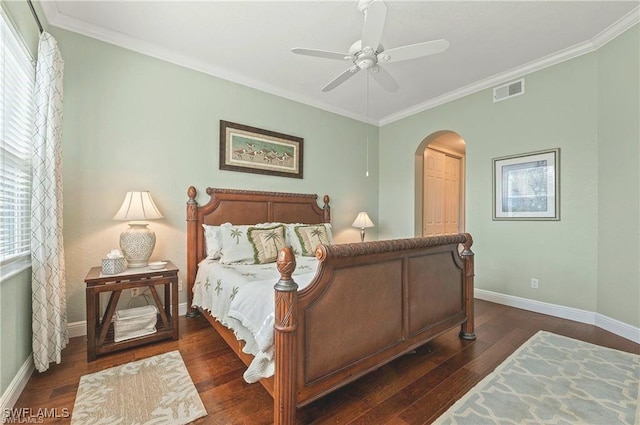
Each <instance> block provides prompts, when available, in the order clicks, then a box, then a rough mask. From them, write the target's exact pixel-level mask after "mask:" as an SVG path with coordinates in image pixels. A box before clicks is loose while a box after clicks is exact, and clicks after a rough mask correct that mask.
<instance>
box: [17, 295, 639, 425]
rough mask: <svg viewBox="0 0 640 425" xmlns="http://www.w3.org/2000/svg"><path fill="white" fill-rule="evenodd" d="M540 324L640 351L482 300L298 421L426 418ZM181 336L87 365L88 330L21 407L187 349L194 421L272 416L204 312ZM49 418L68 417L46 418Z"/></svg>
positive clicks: (255, 420)
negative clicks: (470, 314)
mask: <svg viewBox="0 0 640 425" xmlns="http://www.w3.org/2000/svg"><path fill="white" fill-rule="evenodd" d="M539 330H546V331H549V332H554V333H556V334H559V335H564V336H568V337H571V338H575V339H580V340H583V341H587V342H591V343H594V344H598V345H602V346H606V347H611V348H615V349H618V350H623V351H627V352H631V353H636V354H640V345H638V344H635V343H633V342H631V341H629V340H626V339H624V338H621V337H618V336H616V335H614V334H611V333H609V332H607V331H604V330H602V329H600V328H597V327H595V326H590V325H585V324H581V323H577V322H572V321H569V320H563V319H558V318H554V317H550V316H545V315H542V314H537V313H532V312H528V311H525V310H519V309H516V308H512V307H506V306H502V305H499V304H493V303H490V302H486V301H481V300H476V335H477V337H478V339H477V340H475V341H463V340H461V339H459V338H458V336H457V332H458V330H453V331H450V332H447V333H445V334H443V335H441V336H440V337H438V338H436V339H435V340H433V341H431V342H430V343H428V344H426V345H424V346H423V347H421V348H419V349H418V350H416V352H415V353H412V354H408V355H406V356H403V357H401V358H399V359H396V360H395V361H393V362H392V363H390V364H388V365H386V366H384V367H381V368H380V369H378V370H376V371H375V372H372V373H370V374H369V375H367V376H365V377H363V378H361V379H359V380H357V381H356V382H354V383H352V384H350V385H347V386H346V387H343V388H342V389H340V390H338V391H336V392H334V393H332V394H330V395H328V396H326V397H324V398H322V399H320V400H318V401H316V402H314V403H312V404H310V405H308V406H306V407H304V408H302V409H299V412H298V422H299V423H301V424H337V423H340V424H376V425H377V424H429V423H431V422H432V421H433V420H435V418H437V417H438V416H439V415H440V414H442V413H443V412H444V411H445V410H446V409H447V408H448V407H449V406H451V405H452V404H453V403H454V402H455V400H457V399H458V398H460V397H461V396H462V395H463V394H464V393H465V392H467V391H468V390H469V389H470V388H472V387H473V386H474V385H475V384H477V383H478V382H479V381H480V380H481V379H482V378H483V377H484V376H486V375H487V374H489V373H490V372H491V371H492V370H493V369H494V368H495V367H496V366H498V365H499V364H500V363H501V362H502V361H503V360H504V359H505V358H506V357H508V356H509V355H510V354H511V353H512V352H513V351H514V350H515V349H516V348H517V347H519V346H520V345H521V344H522V343H523V342H525V341H526V340H527V339H529V338H530V337H531V336H532V335H534V334H535V333H536V332H537V331H539ZM180 333H181V337H180V340H179V341H167V342H159V343H155V344H151V345H147V346H144V347H140V348H138V349H131V350H128V351H124V352H121V353H116V354H112V355H108V356H104V357H100V358H99V359H98V360H97V361H95V362H92V363H89V364H88V363H87V361H86V343H85V339H84V337H79V338H73V339H72V340H71V341H70V343H69V345H68V346H67V348H66V349H65V350H64V352H63V361H62V363H61V364H59V365H52V367H51V368H50V370H48V371H47V372H45V373H42V374H40V373H38V372H34V374H33V376H32V377H31V379H30V380H29V383H28V384H27V386H26V388H25V390H24V391H23V393H22V395H21V396H20V398H19V400H18V402H17V403H16V406H15V408H31V409H36V410H37V409H40V408H47V409H53V408H56V409H58V410H61V409H63V408H67V409H69V410H71V409H73V402H74V399H75V395H76V391H77V388H78V382H79V380H80V377H81V376H82V375H85V374H87V373H92V372H96V371H98V370H102V369H105V368H108V367H111V366H117V365H120V364H123V363H126V362H129V361H132V360H137V359H141V358H145V357H149V356H153V355H156V354H160V353H163V352H167V351H171V350H180V353H181V354H182V357H183V359H184V362H185V364H186V365H187V368H188V370H189V373H190V374H191V378H192V379H193V382H194V383H195V385H196V388H197V389H198V392H199V393H200V397H201V398H202V401H203V403H204V405H205V407H206V409H207V411H208V413H209V414H208V416H206V417H205V418H202V419H199V420H198V421H196V422H195V423H196V424H247V425H253V424H268V423H271V421H272V417H273V406H272V404H273V402H272V399H271V397H270V396H269V394H268V393H267V392H266V391H265V390H264V389H263V388H262V386H261V385H260V384H247V383H245V382H244V380H243V379H242V373H243V370H244V365H243V363H242V362H241V361H240V360H239V359H238V358H237V357H236V356H235V355H234V354H233V353H232V352H231V350H230V349H229V348H228V347H227V345H226V344H225V343H224V341H223V340H222V338H220V337H219V336H218V334H217V333H216V332H215V331H214V330H213V328H211V327H210V326H209V324H208V323H207V321H206V320H205V319H203V318H196V319H185V318H184V317H181V318H180ZM44 423H61V424H62V423H69V419H64V420H59V419H58V420H55V419H51V420H49V419H45V422H44Z"/></svg>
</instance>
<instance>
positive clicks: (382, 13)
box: [291, 0, 449, 92]
mask: <svg viewBox="0 0 640 425" xmlns="http://www.w3.org/2000/svg"><path fill="white" fill-rule="evenodd" d="M358 10H360V11H361V12H362V13H364V17H365V18H364V28H363V29H362V39H361V40H358V41H356V42H355V43H353V44H352V45H351V47H350V48H349V53H338V52H330V51H326V50H315V49H303V48H299V47H296V48H294V49H291V51H292V52H293V53H295V54H298V55H306V56H316V57H320V58H327V59H337V60H341V61H346V60H348V61H351V62H352V63H353V65H352V66H350V67H349V68H348V69H347V70H345V71H344V72H343V73H341V74H340V75H338V76H337V77H336V78H334V79H333V80H332V81H331V82H329V84H327V85H326V86H324V87H323V88H322V91H323V92H328V91H331V90H333V89H335V88H336V87H338V86H339V85H340V84H342V83H344V82H345V81H347V80H348V79H349V78H351V77H353V76H354V75H355V74H356V73H358V72H359V71H360V70H361V69H364V70H367V71H370V72H369V74H371V75H372V76H373V78H374V79H375V80H376V81H377V82H378V83H379V84H380V85H381V86H382V87H383V88H384V89H386V90H388V91H391V92H393V91H396V90H398V83H396V81H395V80H394V79H393V77H392V76H391V75H390V74H389V73H388V72H387V71H386V70H385V69H384V68H383V67H381V66H380V64H381V63H392V62H400V61H404V60H409V59H416V58H419V57H423V56H428V55H433V54H436V53H440V52H444V51H445V50H447V49H448V48H449V42H448V41H447V40H433V41H425V42H422V43H416V44H410V45H407V46H401V47H395V48H393V49H389V50H386V51H385V50H384V47H383V46H382V45H381V44H380V38H381V37H382V30H383V28H384V21H385V18H386V15H387V5H386V4H384V2H383V1H380V0H378V1H376V0H358Z"/></svg>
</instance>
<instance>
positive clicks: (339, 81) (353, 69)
mask: <svg viewBox="0 0 640 425" xmlns="http://www.w3.org/2000/svg"><path fill="white" fill-rule="evenodd" d="M358 71H360V68H358V67H357V66H352V67H351V68H349V69H347V70H346V71H344V72H343V73H342V74H340V75H338V76H337V77H336V78H334V79H333V80H332V81H331V82H330V83H329V84H327V85H326V86H324V87H323V88H322V91H323V92H324V93H326V92H328V91H331V90H333V89H335V88H336V87H338V86H339V85H340V84H342V83H344V82H345V81H347V80H348V79H349V78H351V77H353V76H354V75H356V74H357V73H358Z"/></svg>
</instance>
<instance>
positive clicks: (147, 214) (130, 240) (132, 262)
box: [113, 191, 163, 268]
mask: <svg viewBox="0 0 640 425" xmlns="http://www.w3.org/2000/svg"><path fill="white" fill-rule="evenodd" d="M158 218H163V216H162V214H161V213H160V211H159V210H158V208H157V207H156V204H154V203H153V199H151V194H150V193H149V192H148V191H142V192H127V194H126V195H125V197H124V201H123V202H122V206H121V207H120V209H119V210H118V212H117V213H116V215H115V216H114V217H113V219H114V220H126V221H131V223H129V228H128V229H127V230H125V231H124V232H122V233H121V234H120V249H121V250H122V254H123V255H124V258H125V260H127V265H128V267H131V268H135V267H146V266H147V263H148V262H149V257H151V253H152V252H153V248H154V247H155V245H156V234H155V233H154V232H153V231H152V230H150V229H148V228H147V226H148V225H149V223H145V222H144V221H145V220H155V219H158ZM138 220H142V221H138Z"/></svg>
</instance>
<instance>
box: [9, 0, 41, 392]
mask: <svg viewBox="0 0 640 425" xmlns="http://www.w3.org/2000/svg"><path fill="white" fill-rule="evenodd" d="M39 6H40V5H39V4H38V3H36V4H35V7H36V10H37V11H39V16H44V14H43V13H42V11H41V9H40V7H39ZM2 9H3V10H4V11H5V12H6V13H7V15H8V16H9V18H10V20H11V21H12V22H13V24H14V25H15V26H16V29H17V30H18V32H19V33H20V35H21V36H22V39H23V41H24V42H25V45H26V46H27V48H28V49H29V50H30V52H31V54H32V56H33V57H34V58H35V57H36V54H37V51H38V34H39V33H38V27H37V26H36V23H35V21H34V20H33V17H32V16H31V11H30V10H29V7H28V5H27V3H26V2H24V1H21V2H2ZM42 22H43V25H45V27H46V22H45V21H44V20H42ZM30 355H31V269H30V268H28V269H26V270H24V271H23V272H21V273H19V274H17V275H15V276H13V277H11V278H9V279H7V280H4V281H2V282H0V395H1V394H4V392H5V391H6V389H7V388H8V386H9V384H10V383H11V381H12V380H13V379H14V377H15V376H16V374H17V373H18V371H19V370H20V368H21V367H22V365H23V364H24V363H25V361H26V360H27V358H28V357H29V356H30Z"/></svg>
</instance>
